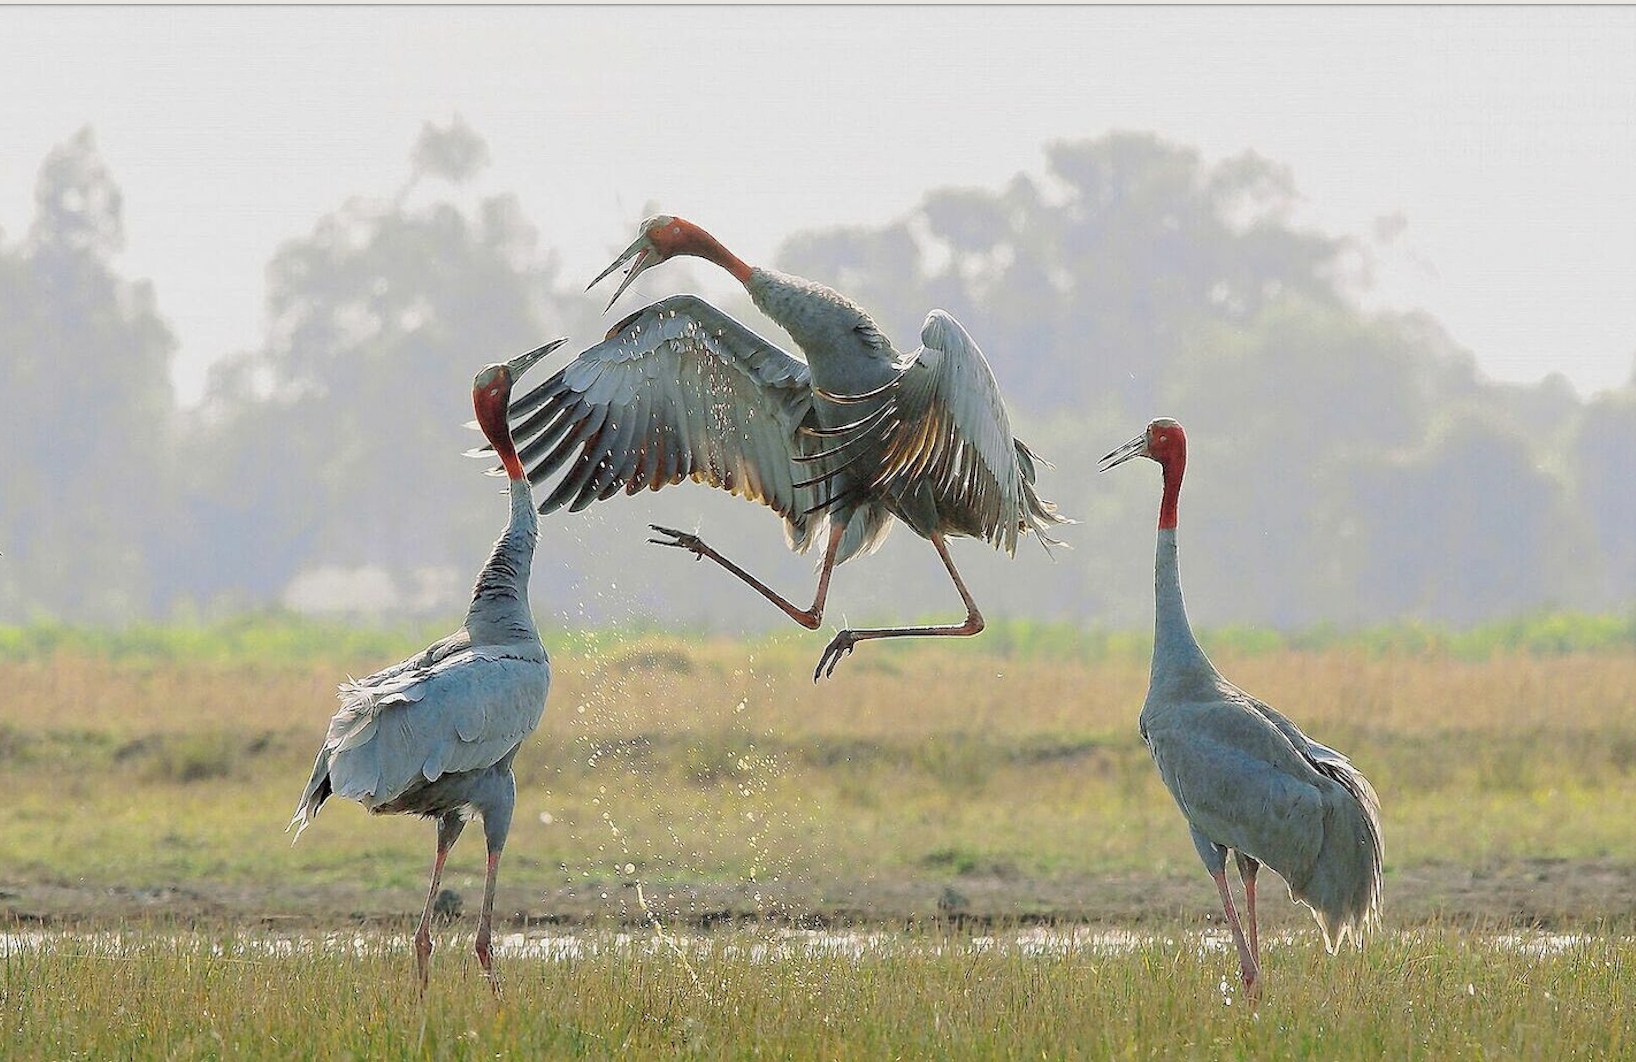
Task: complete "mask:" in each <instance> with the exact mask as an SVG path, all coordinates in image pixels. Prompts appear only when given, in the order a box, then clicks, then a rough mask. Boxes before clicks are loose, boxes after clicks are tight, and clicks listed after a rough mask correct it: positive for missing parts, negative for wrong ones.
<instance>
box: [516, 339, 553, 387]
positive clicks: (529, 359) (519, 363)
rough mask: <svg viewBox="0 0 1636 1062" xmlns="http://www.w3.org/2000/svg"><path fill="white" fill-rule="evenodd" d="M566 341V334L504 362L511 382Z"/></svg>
mask: <svg viewBox="0 0 1636 1062" xmlns="http://www.w3.org/2000/svg"><path fill="white" fill-rule="evenodd" d="M566 342H568V337H567V336H563V337H562V338H561V339H553V340H552V341H551V342H549V343H547V344H546V345H545V346H543V347H536V348H535V349H534V350H531V351H529V352H528V353H527V354H519V355H517V356H516V357H515V358H512V359H511V360H510V361H508V362H506V370H507V371H508V372H510V373H511V382H512V383H514V384H515V383H516V382H517V381H518V380H519V379H521V378H522V375H523V373H525V372H527V371H528V370H529V369H531V368H533V367H534V363H535V362H537V361H539V360H540V359H541V358H543V357H545V356H546V355H547V354H549V353H551V352H552V351H553V350H556V349H557V348H558V347H560V346H562V345H563V344H564V343H566Z"/></svg>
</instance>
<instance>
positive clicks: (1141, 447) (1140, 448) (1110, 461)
mask: <svg viewBox="0 0 1636 1062" xmlns="http://www.w3.org/2000/svg"><path fill="white" fill-rule="evenodd" d="M1146 456H1147V432H1145V431H1144V432H1143V433H1142V434H1140V435H1138V436H1137V437H1136V438H1134V439H1132V440H1131V441H1130V442H1128V443H1126V444H1125V445H1123V446H1121V447H1119V449H1117V450H1114V451H1112V452H1111V453H1109V454H1107V455H1106V456H1104V457H1103V458H1102V460H1101V461H1100V462H1099V467H1098V468H1097V471H1098V472H1106V471H1107V470H1108V469H1110V468H1113V467H1114V466H1115V465H1122V464H1124V463H1125V462H1126V461H1129V460H1130V459H1131V458H1133V457H1146Z"/></svg>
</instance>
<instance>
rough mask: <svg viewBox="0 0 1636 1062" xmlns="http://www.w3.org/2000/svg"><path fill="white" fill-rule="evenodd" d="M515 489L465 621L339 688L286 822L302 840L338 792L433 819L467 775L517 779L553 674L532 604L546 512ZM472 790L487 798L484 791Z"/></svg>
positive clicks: (519, 484)
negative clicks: (519, 756) (520, 752)
mask: <svg viewBox="0 0 1636 1062" xmlns="http://www.w3.org/2000/svg"><path fill="white" fill-rule="evenodd" d="M511 497H512V503H511V508H512V520H511V524H510V526H508V528H507V529H506V532H505V534H504V535H502V536H501V537H500V539H499V541H497V542H496V543H495V544H494V550H493V552H492V554H491V555H490V557H489V561H488V563H487V564H486V565H484V567H483V570H482V572H481V573H480V574H479V576H478V579H477V584H476V586H475V587H474V589H473V594H472V603H471V607H470V609H469V610H468V611H467V614H466V620H465V622H464V623H463V624H461V626H460V629H459V630H457V631H455V632H454V633H453V634H451V635H449V636H448V637H447V638H444V639H442V640H441V641H438V642H434V643H433V644H432V645H430V646H428V647H427V648H426V649H425V650H424V651H423V652H421V653H418V654H416V655H415V656H412V657H410V658H409V659H407V660H404V661H402V662H400V663H397V664H394V665H392V666H391V667H388V668H384V669H382V670H381V671H377V672H375V673H374V674H373V675H370V676H368V677H367V678H363V679H356V680H352V679H349V680H348V681H347V682H345V683H343V684H342V685H341V687H340V699H341V708H340V710H339V711H338V712H336V713H335V716H334V718H332V719H331V720H330V725H329V732H328V734H327V735H326V736H325V738H324V744H323V747H322V748H321V749H320V750H319V752H318V758H317V761H316V762H315V763H314V764H313V772H312V778H311V780H310V781H309V782H308V783H307V788H306V790H305V792H303V793H302V796H301V800H300V802H299V803H298V804H297V805H296V810H295V814H294V816H292V817H291V819H290V825H291V826H293V827H295V829H296V837H297V838H299V837H300V836H301V832H302V831H303V830H305V829H306V828H307V827H308V826H309V825H311V824H312V821H313V819H314V818H316V817H317V815H318V812H319V809H320V808H321V807H322V806H323V804H324V801H325V800H326V799H328V798H329V797H330V796H331V795H332V794H333V795H338V796H342V797H345V798H347V799H349V800H357V801H359V802H360V803H362V804H363V805H364V807H366V808H368V809H369V810H370V811H372V812H376V813H383V812H411V813H414V814H419V815H430V816H436V815H441V814H443V813H444V812H445V811H448V810H450V808H451V798H450V791H453V790H459V791H460V792H462V793H464V792H467V790H469V789H470V787H471V786H472V785H473V784H474V782H475V779H473V778H470V777H466V776H468V775H473V774H477V775H489V774H503V775H504V776H507V777H509V775H510V757H511V756H512V755H513V754H514V753H515V752H516V750H517V747H518V746H519V745H520V744H521V743H522V740H523V738H525V737H527V736H528V735H529V734H530V733H532V732H533V730H534V728H535V727H536V726H538V725H539V722H540V716H541V714H542V712H543V711H544V708H545V698H546V693H547V691H548V689H549V686H550V681H551V677H550V663H549V661H548V660H547V658H546V654H545V649H544V647H543V646H542V645H541V644H540V637H539V634H538V633H537V632H536V631H535V629H534V621H533V618H532V617H531V616H530V615H529V611H528V591H527V580H528V575H529V566H530V560H531V558H532V555H533V551H534V543H535V541H536V539H537V537H538V531H537V526H538V525H537V520H538V517H537V516H535V512H534V506H533V503H532V498H531V496H530V494H529V490H528V484H527V481H516V482H513V484H512V487H511ZM472 792H473V793H475V794H476V796H478V797H479V798H480V797H481V796H482V795H483V794H484V793H486V792H487V790H485V789H483V788H482V787H479V788H478V789H477V790H472ZM501 799H502V800H503V794H502V795H501ZM464 803H465V804H469V805H470V806H471V808H472V809H475V810H478V811H486V810H487V809H492V810H499V809H498V806H497V805H494V804H493V803H492V802H485V801H481V800H466V801H464ZM485 805H486V806H485ZM452 806H454V807H462V805H461V804H460V803H454V804H453V805H452Z"/></svg>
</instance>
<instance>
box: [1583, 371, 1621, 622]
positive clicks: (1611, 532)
mask: <svg viewBox="0 0 1636 1062" xmlns="http://www.w3.org/2000/svg"><path fill="white" fill-rule="evenodd" d="M1567 464H1568V474H1569V476H1570V478H1571V480H1572V482H1573V485H1574V488H1575V489H1574V495H1575V496H1574V504H1573V518H1574V522H1575V524H1576V526H1578V527H1580V528H1583V529H1587V530H1588V531H1589V532H1590V534H1591V535H1592V536H1593V537H1594V540H1595V544H1596V546H1597V551H1596V552H1597V553H1598V554H1599V555H1600V559H1601V560H1602V565H1603V566H1602V569H1601V571H1600V572H1599V573H1598V574H1599V576H1600V578H1599V580H1598V586H1597V588H1596V594H1595V599H1596V601H1597V603H1598V604H1601V605H1603V606H1609V605H1623V606H1627V607H1628V606H1629V605H1630V604H1631V603H1632V602H1633V601H1636V490H1633V489H1632V487H1631V485H1632V484H1633V483H1636V381H1633V382H1632V383H1631V384H1630V385H1628V386H1626V387H1625V388H1623V389H1622V390H1620V391H1616V392H1612V393H1609V394H1605V395H1602V396H1601V397H1599V398H1597V399H1596V400H1595V401H1593V402H1591V403H1590V404H1589V405H1588V406H1587V407H1586V408H1585V410H1584V412H1583V414H1582V415H1581V416H1580V417H1579V418H1578V423H1577V424H1576V425H1575V426H1574V430H1573V432H1572V435H1571V438H1570V442H1569V445H1568V461H1567Z"/></svg>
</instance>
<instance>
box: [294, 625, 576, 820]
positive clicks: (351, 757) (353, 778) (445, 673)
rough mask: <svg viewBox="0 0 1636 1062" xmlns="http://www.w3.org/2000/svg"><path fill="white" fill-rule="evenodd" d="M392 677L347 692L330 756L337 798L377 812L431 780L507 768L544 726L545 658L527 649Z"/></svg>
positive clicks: (478, 654) (483, 652)
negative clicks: (507, 760) (504, 762)
mask: <svg viewBox="0 0 1636 1062" xmlns="http://www.w3.org/2000/svg"><path fill="white" fill-rule="evenodd" d="M390 670H391V672H392V673H390V674H386V675H385V677H384V678H382V677H381V676H371V678H370V679H365V680H364V681H363V682H358V683H349V684H348V685H346V686H343V687H342V688H341V709H340V710H339V711H338V712H336V713H335V717H334V718H333V719H332V720H331V721H330V728H329V734H328V736H327V737H326V738H325V741H324V752H323V753H322V754H321V755H320V761H322V760H323V759H324V757H325V756H326V755H327V757H328V771H329V778H330V784H331V786H332V788H333V789H334V791H335V792H336V793H337V794H339V795H341V796H344V797H349V798H351V799H354V800H362V801H363V802H364V803H365V804H366V805H368V806H370V807H376V806H379V805H381V804H385V803H388V802H390V801H391V800H394V799H396V798H397V797H398V796H401V795H402V794H403V792H404V791H405V790H407V789H408V788H409V787H410V786H412V785H413V784H415V783H416V782H417V781H418V780H420V779H422V778H424V779H425V780H427V781H436V780H437V779H438V778H439V777H441V776H442V775H444V774H449V773H455V772H460V771H471V770H477V769H479V768H482V767H488V766H491V765H492V764H495V763H498V762H499V761H500V760H501V759H502V758H503V757H504V756H505V755H506V754H507V753H508V752H510V751H511V750H512V749H513V748H515V747H516V746H517V744H518V743H519V742H520V741H522V740H523V738H525V737H527V736H528V735H529V734H530V733H532V732H533V730H534V728H535V727H536V726H538V725H539V722H540V715H541V714H542V712H543V711H544V709H545V696H546V692H547V690H548V688H549V685H550V665H549V664H548V663H547V662H546V660H545V656H544V654H543V653H542V652H540V651H538V650H534V651H532V652H530V651H529V650H528V649H527V648H526V647H495V646H486V647H481V648H477V649H469V648H468V649H466V650H464V651H461V652H457V653H454V654H452V655H449V656H447V657H445V658H444V659H442V660H440V661H438V662H437V663H435V664H433V665H432V666H430V667H412V668H408V669H402V670H400V669H397V668H394V669H390ZM383 674H385V673H383ZM377 679H378V681H376V680H377Z"/></svg>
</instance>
